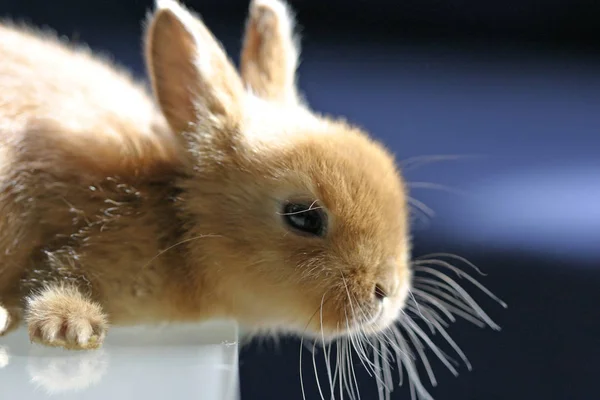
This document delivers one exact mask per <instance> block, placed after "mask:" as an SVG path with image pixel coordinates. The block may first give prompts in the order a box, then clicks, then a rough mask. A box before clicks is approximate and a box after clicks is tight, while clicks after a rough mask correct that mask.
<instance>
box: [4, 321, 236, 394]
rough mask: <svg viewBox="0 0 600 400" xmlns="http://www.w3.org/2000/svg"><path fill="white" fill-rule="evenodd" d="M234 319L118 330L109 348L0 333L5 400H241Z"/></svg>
mask: <svg viewBox="0 0 600 400" xmlns="http://www.w3.org/2000/svg"><path fill="white" fill-rule="evenodd" d="M237 338H238V331H237V326H236V325H235V324H234V323H232V322H226V321H215V322H209V323H204V324H200V325H173V326H154V327H135V328H112V329H111V330H110V332H109V335H108V337H107V338H106V342H105V343H104V345H103V347H102V349H100V350H94V351H66V350H62V349H54V348H46V347H43V346H40V345H33V344H30V343H29V339H28V337H27V334H26V331H25V330H24V329H21V330H19V331H17V332H13V333H11V334H9V335H7V336H6V337H0V399H23V400H27V399H47V398H48V399H50V398H51V399H61V400H63V399H102V400H105V399H114V400H120V399H127V400H129V399H137V398H139V399H144V400H152V399H161V400H164V399H181V400H185V399H195V400H236V399H238V398H239V394H238V390H239V386H238V379H239V378H238V342H237Z"/></svg>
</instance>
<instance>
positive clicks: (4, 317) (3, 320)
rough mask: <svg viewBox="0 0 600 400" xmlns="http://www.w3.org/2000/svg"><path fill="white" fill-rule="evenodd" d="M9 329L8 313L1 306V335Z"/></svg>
mask: <svg viewBox="0 0 600 400" xmlns="http://www.w3.org/2000/svg"><path fill="white" fill-rule="evenodd" d="M7 328H8V311H6V309H5V308H3V307H1V306H0V333H2V332H4V331H5V330H6V329H7Z"/></svg>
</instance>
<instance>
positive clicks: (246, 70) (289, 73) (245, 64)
mask: <svg viewBox="0 0 600 400" xmlns="http://www.w3.org/2000/svg"><path fill="white" fill-rule="evenodd" d="M249 14H250V15H249V18H248V21H247V23H246V33H245V37H244V45H243V49H242V56H241V66H240V67H241V73H242V78H243V80H244V83H245V84H246V85H247V86H249V87H250V89H251V90H252V91H253V92H254V93H255V94H257V95H258V96H260V97H262V98H265V99H269V100H274V101H279V102H296V101H298V97H297V92H296V68H297V65H298V52H299V49H298V46H297V40H296V38H295V36H294V20H293V17H292V15H291V12H290V10H289V8H288V6H287V5H286V4H285V3H284V2H282V1H280V0H253V1H252V3H251V4H250V12H249Z"/></svg>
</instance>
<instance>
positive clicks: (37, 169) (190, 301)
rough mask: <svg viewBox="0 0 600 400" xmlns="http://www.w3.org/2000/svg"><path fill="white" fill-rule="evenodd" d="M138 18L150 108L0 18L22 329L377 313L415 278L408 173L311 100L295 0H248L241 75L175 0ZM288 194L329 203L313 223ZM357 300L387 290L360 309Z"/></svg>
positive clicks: (112, 77)
mask: <svg viewBox="0 0 600 400" xmlns="http://www.w3.org/2000/svg"><path fill="white" fill-rule="evenodd" d="M147 26H148V28H147V32H146V56H147V64H148V70H149V74H150V78H151V81H152V86H153V89H154V94H155V98H156V102H157V103H158V105H159V107H160V111H159V109H158V108H156V106H155V105H154V102H153V101H152V100H151V98H150V96H148V94H147V93H146V91H145V90H144V88H143V87H142V86H141V85H139V84H137V83H135V82H134V81H133V80H132V79H130V78H129V77H128V76H127V75H126V74H125V73H124V72H123V71H121V70H119V69H117V68H116V67H114V66H112V65H109V64H108V63H107V62H105V61H102V60H100V59H98V58H97V57H94V56H92V55H90V54H89V53H88V52H87V51H84V50H82V49H75V48H73V47H72V46H68V45H66V44H63V43H59V42H58V41H57V40H55V39H52V38H50V37H48V36H43V35H40V34H36V33H33V32H29V31H25V30H23V29H17V28H14V27H10V26H6V25H5V26H0V144H1V147H0V304H2V305H3V306H4V307H5V308H6V309H7V310H9V312H10V314H11V321H12V327H14V326H15V325H16V323H18V321H19V320H20V319H21V318H25V321H26V322H27V323H28V326H29V331H30V335H31V338H32V340H35V341H39V342H42V343H45V344H49V345H59V346H64V347H67V348H90V347H96V346H98V345H99V344H100V343H101V342H102V339H103V337H104V335H105V334H106V329H107V325H108V323H110V324H133V323H142V322H155V321H196V320H202V319H205V318H213V317H226V318H235V319H237V320H238V321H240V322H241V323H242V324H244V325H246V326H247V327H249V328H250V329H252V330H258V331H291V332H295V333H298V334H302V333H303V332H304V330H305V329H306V330H307V333H308V334H313V335H316V334H319V333H320V332H321V330H323V331H324V333H325V334H326V335H327V336H334V335H338V334H343V333H345V332H347V330H348V329H357V328H358V327H359V326H360V327H361V328H363V329H364V328H369V329H373V330H379V329H382V328H384V327H386V326H388V325H389V324H390V323H391V322H392V321H393V320H394V319H395V317H396V316H397V314H398V312H399V310H400V308H401V307H402V306H403V303H404V299H405V297H406V293H407V290H408V287H409V285H410V271H409V266H408V253H409V250H410V249H409V238H408V232H407V229H408V227H407V216H406V213H407V210H406V201H405V191H404V187H403V183H402V179H401V177H400V175H399V172H398V171H397V169H396V166H395V164H394V160H393V158H392V157H391V155H390V154H389V153H388V152H387V151H386V150H385V149H384V148H383V147H382V146H381V145H379V144H377V143H375V142H373V141H372V140H371V139H369V138H368V136H367V135H366V134H365V133H363V132H362V131H361V130H359V129H358V128H356V127H353V126H351V125H349V124H348V123H346V122H344V121H340V120H334V119H332V118H329V117H324V116H319V115H317V114H316V113H314V112H312V111H310V110H309V108H308V107H307V106H306V105H305V104H303V103H302V101H301V100H300V98H299V96H298V95H297V90H296V86H295V69H296V63H297V53H298V49H297V47H296V45H295V41H294V40H293V30H292V29H293V23H292V19H291V17H290V15H289V12H288V10H287V8H286V6H285V5H284V4H283V3H280V2H279V1H277V0H261V1H255V2H253V3H252V5H251V8H250V17H249V20H248V24H247V29H246V36H245V43H244V49H243V54H242V65H241V71H240V72H241V74H238V72H237V71H236V70H235V68H234V67H233V65H232V64H231V63H230V61H229V60H228V58H227V56H226V55H225V53H224V51H223V50H222V48H221V47H220V45H219V44H218V42H217V41H216V40H215V39H214V38H213V36H212V34H211V33H210V32H209V30H208V29H207V28H206V27H205V26H204V24H203V23H202V22H201V21H200V19H199V18H197V17H196V16H194V15H193V14H191V13H190V12H188V11H187V10H186V9H184V8H183V7H182V6H180V5H179V4H178V3H176V2H175V1H172V0H159V2H158V4H157V10H156V11H155V12H154V13H153V15H152V16H151V18H150V21H149V23H148V25H147ZM240 75H241V77H240ZM161 111H162V112H161ZM171 132H174V133H171ZM290 199H304V200H307V201H310V202H312V201H315V200H317V201H318V204H319V205H320V206H322V207H323V208H324V209H325V210H326V212H327V215H328V217H329V229H328V232H327V235H326V236H325V237H324V238H318V237H306V236H301V235H297V234H296V233H294V232H292V231H290V230H289V229H288V228H287V227H286V225H285V224H284V222H283V220H282V216H281V215H280V213H281V206H282V204H283V203H285V202H286V201H287V200H290ZM375 284H379V285H380V286H381V287H383V288H385V291H386V292H387V295H388V296H387V299H386V300H385V301H386V303H385V306H381V305H380V303H379V302H377V301H376V300H375V298H374V287H375ZM350 299H351V300H350ZM350 301H352V304H353V305H351V304H350ZM351 307H359V308H360V309H361V311H362V312H363V313H366V314H375V313H377V312H379V310H380V308H381V307H383V308H381V310H382V311H381V316H380V317H379V318H377V319H376V320H374V321H366V320H362V319H361V318H359V316H356V315H354V317H353V316H352V315H350V314H351V313H350V311H351ZM321 308H322V312H321V313H322V318H321V317H319V316H318V315H317V317H315V314H317V311H318V310H319V309H321ZM321 319H322V324H321Z"/></svg>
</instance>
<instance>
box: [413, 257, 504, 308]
mask: <svg viewBox="0 0 600 400" xmlns="http://www.w3.org/2000/svg"><path fill="white" fill-rule="evenodd" d="M417 265H418V266H421V265H437V266H439V267H445V268H448V269H450V270H451V271H453V272H454V273H456V275H457V276H458V277H459V278H465V279H467V280H468V281H469V282H471V283H472V284H473V285H475V286H477V288H478V289H479V290H481V291H482V292H484V293H485V294H487V295H488V296H489V297H491V298H492V299H494V300H495V301H496V302H497V303H498V304H500V305H501V306H502V307H503V308H507V307H508V306H507V304H506V303H505V302H503V301H502V300H500V298H498V297H497V296H496V295H495V294H493V293H492V292H491V291H490V290H489V289H488V288H486V287H485V286H483V285H482V284H481V283H479V282H478V281H477V280H476V279H475V278H473V277H472V276H471V275H469V274H467V273H465V272H463V271H461V270H460V269H458V268H456V267H455V266H454V265H452V264H450V263H448V262H446V261H443V260H437V259H435V260H433V259H432V260H429V259H428V260H419V261H418V263H417ZM475 268H476V267H475Z"/></svg>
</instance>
